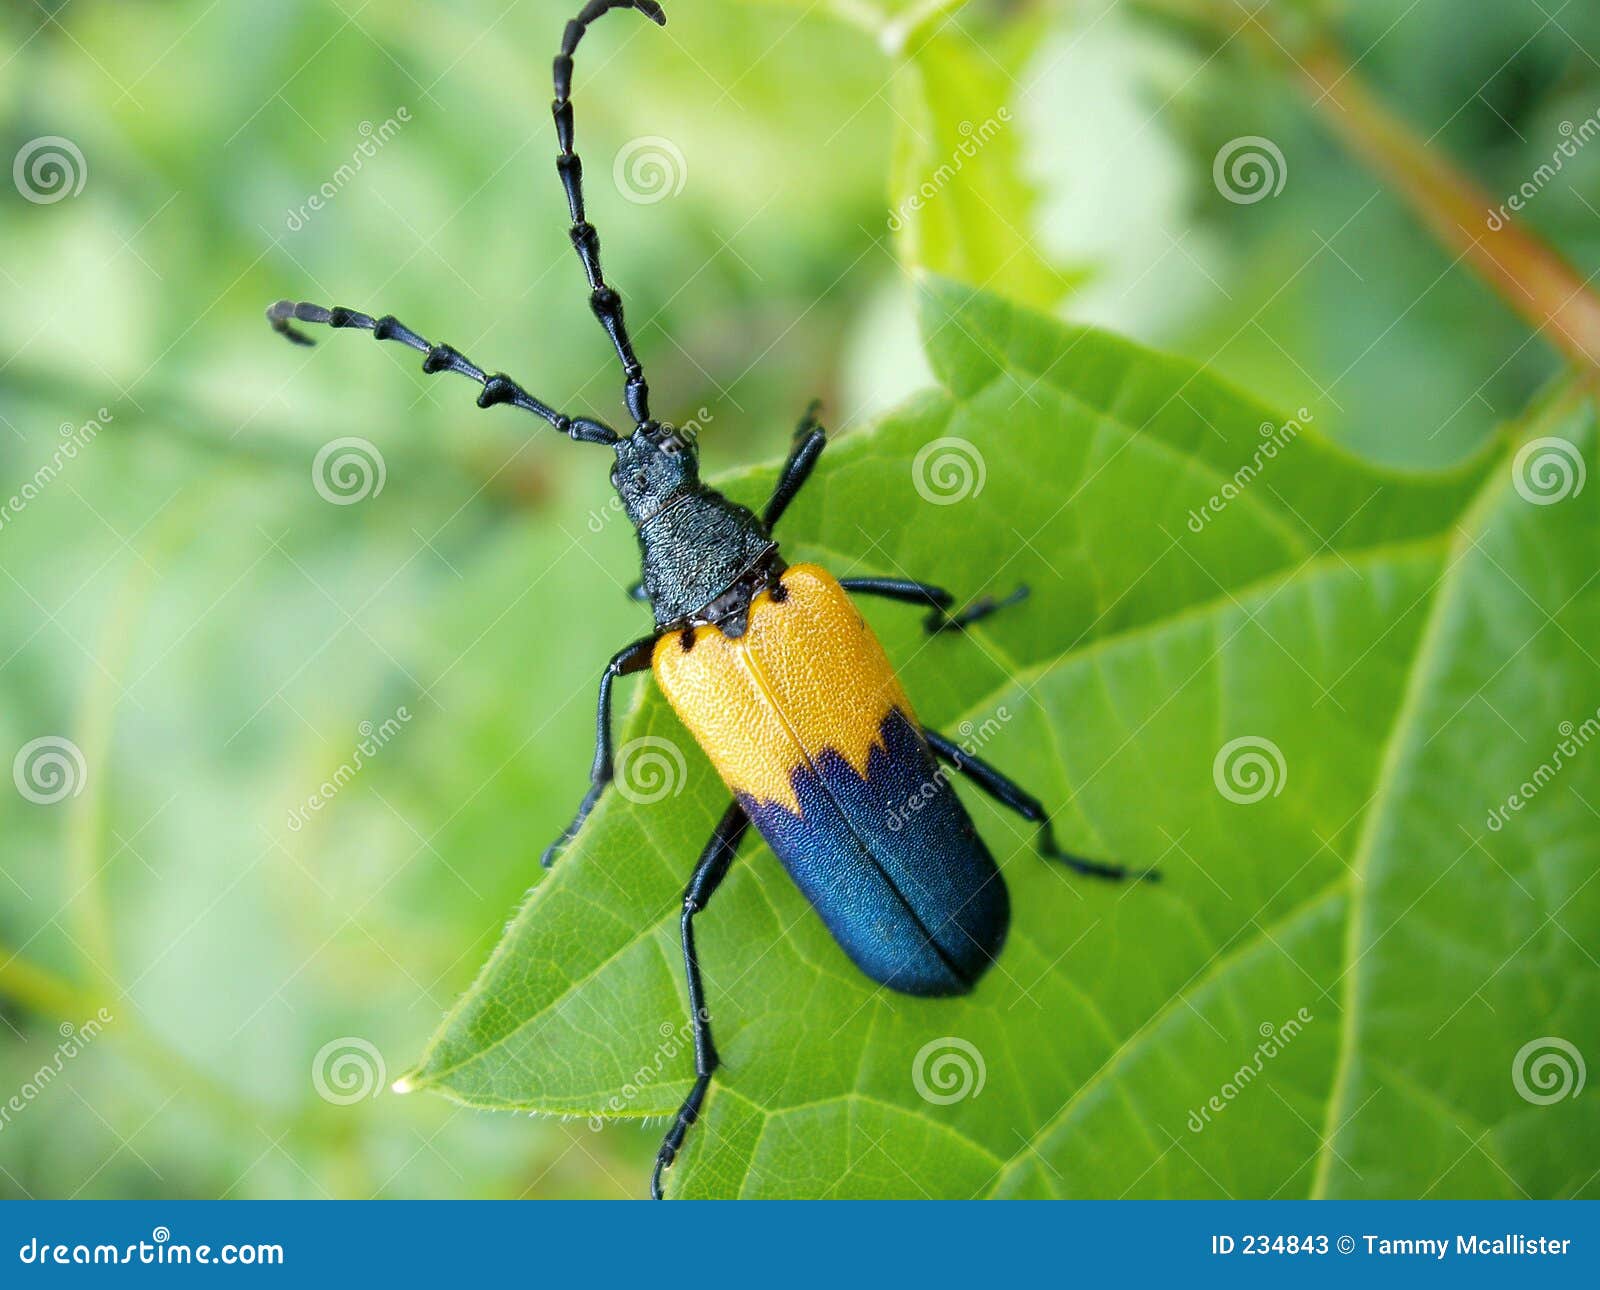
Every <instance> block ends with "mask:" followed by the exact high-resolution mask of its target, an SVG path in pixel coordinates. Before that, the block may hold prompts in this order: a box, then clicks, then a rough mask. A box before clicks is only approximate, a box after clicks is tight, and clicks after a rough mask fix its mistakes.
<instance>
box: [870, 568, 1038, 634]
mask: <svg viewBox="0 0 1600 1290" xmlns="http://www.w3.org/2000/svg"><path fill="white" fill-rule="evenodd" d="M839 585H840V586H841V587H843V588H844V589H845V590H846V591H854V592H857V593H858V594H860V595H863V596H882V597H883V598H884V599H885V600H899V601H903V602H905V603H906V604H908V605H927V606H928V607H929V608H928V616H927V617H926V618H925V619H923V622H922V625H923V627H924V629H925V630H926V631H927V632H928V634H929V635H933V634H934V633H936V632H948V631H959V630H961V629H962V628H963V627H970V626H971V625H972V624H973V623H979V622H982V621H983V620H984V619H985V618H987V617H989V615H990V614H995V613H999V612H1000V610H1002V609H1004V608H1006V607H1007V606H1008V605H1014V604H1016V603H1017V602H1018V601H1020V600H1026V599H1027V598H1028V587H1027V584H1025V583H1024V584H1023V585H1021V586H1019V587H1018V588H1017V589H1016V590H1015V591H1013V592H1012V593H1011V594H1010V595H1009V596H1003V597H1001V598H1000V599H999V600H996V599H995V598H994V597H993V596H983V597H981V598H979V599H977V600H974V601H973V602H972V603H971V604H970V605H968V606H967V607H966V608H965V609H963V610H961V611H960V612H959V613H954V614H952V613H951V612H950V606H951V605H953V604H955V602H956V598H955V597H954V596H952V595H951V594H950V593H949V592H948V591H946V590H945V589H944V588H943V587H935V586H934V585H933V584H932V583H929V582H913V581H912V580H911V579H909V578H841V579H840V580H839Z"/></svg>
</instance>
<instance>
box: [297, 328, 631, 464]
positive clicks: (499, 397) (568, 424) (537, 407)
mask: <svg viewBox="0 0 1600 1290" xmlns="http://www.w3.org/2000/svg"><path fill="white" fill-rule="evenodd" d="M267 321H268V322H269V323H271V324H272V330H273V331H275V332H277V333H278V335H280V336H282V337H284V338H285V339H287V340H290V341H292V342H294V344H296V345H315V344H316V341H314V340H312V339H311V337H310V336H308V335H306V333H305V332H303V331H301V330H300V329H299V328H298V327H296V326H295V325H294V324H295V323H297V322H302V323H320V324H321V325H323V326H325V327H335V328H338V327H354V328H356V329H357V330H359V331H370V332H371V333H372V337H373V339H374V340H394V341H399V342H400V344H402V345H407V346H409V347H410V348H412V349H414V350H416V351H417V353H419V354H421V355H422V370H423V371H424V372H427V373H428V374H429V375H430V376H431V375H433V374H434V373H435V372H454V373H455V374H456V375H457V376H465V377H466V378H467V379H468V380H473V381H476V382H477V383H478V384H479V385H481V386H483V392H482V393H481V394H479V395H478V406H479V407H480V408H492V407H493V406H494V405H495V404H496V403H509V404H511V405H512V406H513V407H518V408H521V409H522V410H523V411H524V412H531V413H533V415H534V416H536V417H539V418H541V419H542V420H545V421H548V422H549V423H550V424H551V425H552V426H554V427H555V428H556V429H557V430H559V431H560V432H561V433H562V434H564V435H568V436H570V437H571V438H573V439H578V440H581V441H583V442H584V443H616V441H617V432H616V431H615V430H613V429H612V428H611V427H610V426H608V425H604V424H602V423H601V422H599V421H595V420H592V419H591V418H589V417H569V416H567V415H566V414H565V413H563V412H557V411H556V410H555V409H554V408H552V407H550V406H549V405H547V404H545V403H543V402H541V401H540V400H539V399H536V398H534V397H533V395H531V394H529V393H528V392H527V391H526V390H524V389H523V388H522V387H521V386H520V385H518V384H517V383H516V382H515V381H513V380H512V379H511V378H510V377H509V376H507V375H505V374H504V373H503V372H500V373H495V374H494V375H490V374H488V373H486V372H485V371H484V370H483V369H482V368H480V367H479V366H478V365H477V364H476V363H474V362H473V361H472V360H471V359H470V358H468V357H467V356H466V355H465V354H462V353H461V352H460V351H459V350H455V349H452V348H451V347H450V346H449V345H435V344H432V343H431V342H430V341H428V340H426V339H424V338H423V337H421V336H419V335H417V333H416V332H414V331H412V330H411V328H409V327H407V326H406V325H405V324H404V323H403V322H401V321H400V320H399V319H398V318H396V317H394V315H393V314H386V315H385V316H384V317H382V318H374V317H372V315H371V314H364V313H362V312H361V311H360V310H357V309H345V308H342V307H341V306H338V305H335V306H334V307H333V308H332V309H328V308H325V307H324V306H322V305H313V304H307V303H305V302H303V301H302V302H301V303H300V304H295V302H294V301H292V300H280V301H278V302H277V303H276V304H274V305H271V306H269V307H268V309H267Z"/></svg>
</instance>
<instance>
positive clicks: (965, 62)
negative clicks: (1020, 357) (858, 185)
mask: <svg viewBox="0 0 1600 1290" xmlns="http://www.w3.org/2000/svg"><path fill="white" fill-rule="evenodd" d="M1035 34H1036V33H1035V32H1034V30H1033V28H1032V27H1030V26H1025V27H1024V28H1021V29H1018V30H1015V31H1008V32H1006V33H1004V40H1003V42H1001V41H998V40H997V41H995V42H990V41H988V40H985V41H980V40H979V39H977V38H976V37H975V36H974V35H973V34H972V33H970V32H968V31H966V30H965V29H963V28H962V27H960V26H957V25H955V24H953V23H947V22H944V21H938V22H930V23H928V24H926V25H925V26H922V27H920V28H918V29H916V30H913V31H911V32H909V33H899V34H895V35H892V36H891V37H889V39H891V40H893V41H894V48H893V50H892V51H891V52H892V56H893V57H894V59H895V71H894V82H893V103H894V112H895V133H894V155H893V165H892V169H891V173H890V183H889V188H890V202H891V211H890V215H889V228H890V230H891V231H892V232H894V233H895V235H896V238H897V241H898V243H899V249H900V257H901V259H902V260H903V261H904V262H905V263H906V264H908V265H910V266H912V267H914V268H920V269H927V270H931V271H933V272H935V273H939V274H943V275H945V276H947V277H950V278H955V279H959V280H960V281H963V282H967V283H971V284H973V285H975V286H979V287H983V288H985V289H987V290H990V291H996V292H1000V293H1003V294H1005V295H1008V296H1011V297H1013V298H1014V299H1017V300H1021V301H1023V302H1024V303H1027V304H1032V305H1036V306H1039V307H1040V308H1049V307H1051V306H1053V305H1055V304H1056V303H1058V302H1059V301H1060V300H1061V298H1062V296H1063V295H1065V294H1066V292H1067V291H1068V290H1069V289H1070V288H1071V287H1072V286H1073V285H1074V284H1075V283H1076V282H1077V281H1079V280H1081V278H1082V274H1081V273H1080V274H1069V273H1065V272H1062V271H1061V270H1060V269H1058V268H1057V267H1056V266H1055V265H1053V264H1051V263H1050V261H1048V260H1047V259H1045V258H1044V257H1043V256H1042V255H1041V254H1040V252H1039V250H1038V249H1037V246H1036V242H1037V235H1036V230H1035V229H1033V228H1032V227H1030V222H1029V221H1030V215H1031V212H1032V210H1033V208H1034V194H1033V191H1032V188H1031V186H1030V185H1029V184H1028V183H1027V182H1026V180H1025V179H1024V176H1023V169H1022V137H1021V123H1020V122H1019V121H1018V119H1017V116H1016V111H1015V108H1016V104H1015V102H1014V95H1015V92H1016V88H1017V78H1016V75H1015V73H1016V70H1017V68H1019V67H1020V66H1021V64H1022V62H1023V61H1024V58H1025V54H1026V52H1027V51H1029V50H1031V48H1032V46H1033V44H1034V43H1035V42H1034V36H1035ZM991 43H993V47H992V48H991V47H990V46H991ZM1002 44H1003V45H1006V46H1010V48H1003V47H1002Z"/></svg>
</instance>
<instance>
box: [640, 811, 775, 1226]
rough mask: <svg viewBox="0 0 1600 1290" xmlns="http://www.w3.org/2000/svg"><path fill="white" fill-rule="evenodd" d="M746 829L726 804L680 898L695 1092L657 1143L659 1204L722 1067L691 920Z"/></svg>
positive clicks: (654, 1190) (653, 1181) (655, 1195)
mask: <svg viewBox="0 0 1600 1290" xmlns="http://www.w3.org/2000/svg"><path fill="white" fill-rule="evenodd" d="M749 827H750V817H749V816H748V815H746V814H745V812H744V807H742V806H740V805H739V803H738V802H730V803H729V804H728V809H727V810H726V811H724V812H723V814H722V818H721V819H720V820H718V821H717V827H716V830H715V832H713V833H712V835H711V840H710V841H709V842H707V843H706V848H705V850H704V851H702V852H701V853H700V859H699V861H698V862H697V863H696V864H695V867H694V875H693V876H692V877H691V878H690V879H689V885H688V886H687V887H685V888H684V892H683V914H682V916H681V919H680V922H679V928H680V931H681V933H682V937H683V970H684V975H685V976H686V977H687V978H688V982H689V1014H690V1017H689V1019H690V1024H691V1025H692V1026H693V1028H694V1073H695V1081H694V1086H693V1087H692V1088H691V1089H690V1090H689V1096H688V1097H686V1098H684V1099H683V1105H682V1106H680V1107H679V1108H678V1114H677V1115H676V1117H674V1119H673V1121H672V1127H671V1128H669V1129H668V1130H667V1133H666V1136H665V1137H664V1138H662V1140H661V1149H660V1150H659V1151H658V1152H656V1163H655V1168H654V1169H652V1170H651V1171H650V1197H651V1199H652V1200H660V1199H661V1175H662V1173H663V1172H665V1171H666V1170H667V1169H670V1168H671V1167H672V1162H673V1161H674V1160H676V1159H677V1158H678V1151H679V1150H680V1149H681V1148H682V1146H683V1140H684V1138H685V1137H686V1136H687V1135H688V1132H689V1127H690V1125H692V1124H693V1123H694V1122H695V1121H696V1120H698V1119H699V1118H700V1105H701V1103H702V1102H704V1101H705V1096H706V1090H707V1089H708V1088H710V1087H711V1076H712V1074H713V1073H714V1072H715V1071H716V1069H717V1067H718V1066H719V1065H720V1064H721V1062H720V1059H719V1058H718V1057H717V1048H716V1045H715V1044H714V1043H712V1041H711V1014H710V1012H709V1011H707V1009H706V998H705V987H704V986H703V985H702V983H701V980H700V955H699V952H698V951H697V950H696V949H695V943H694V917H695V915H696V914H698V913H700V912H701V910H703V909H704V908H705V907H706V906H707V905H708V904H709V903H710V901H711V897H712V895H713V894H714V893H715V892H716V890H717V888H718V886H720V885H721V883H722V880H723V879H724V878H726V877H727V876H728V869H729V868H730V867H731V866H732V864H733V857H734V855H735V854H737V852H738V850H739V842H740V840H741V839H742V838H743V837H744V835H745V832H746V830H748V829H749Z"/></svg>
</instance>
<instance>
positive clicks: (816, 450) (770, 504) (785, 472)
mask: <svg viewBox="0 0 1600 1290" xmlns="http://www.w3.org/2000/svg"><path fill="white" fill-rule="evenodd" d="M821 406H822V403H821V401H820V400H818V399H813V400H812V401H811V405H810V406H809V407H808V408H806V411H805V415H804V416H802V417H801V418H800V424H799V425H797V426H796V427H795V430H794V447H793V448H791V449H790V450H789V460H788V461H786V462H784V463H783V469H782V471H780V472H779V474H778V484H777V487H775V488H774V489H773V490H772V497H771V498H770V499H769V500H768V501H767V509H766V510H765V511H764V512H763V513H762V516H761V522H762V523H763V524H765V525H766V526H767V528H768V529H769V530H770V529H771V528H772V527H773V526H774V525H775V524H777V522H778V520H779V518H780V517H781V516H782V515H783V513H784V511H786V510H788V509H789V503H790V502H792V501H794V499H795V494H796V493H798V492H799V491H800V489H801V488H802V487H804V485H805V482H806V480H808V479H810V478H811V472H812V471H813V470H814V469H816V465H817V458H818V457H820V456H822V450H823V449H824V448H826V447H827V446H828V432H827V431H826V430H824V429H823V428H822V425H821V423H820V422H819V421H818V420H817V409H818V408H820V407H821Z"/></svg>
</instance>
